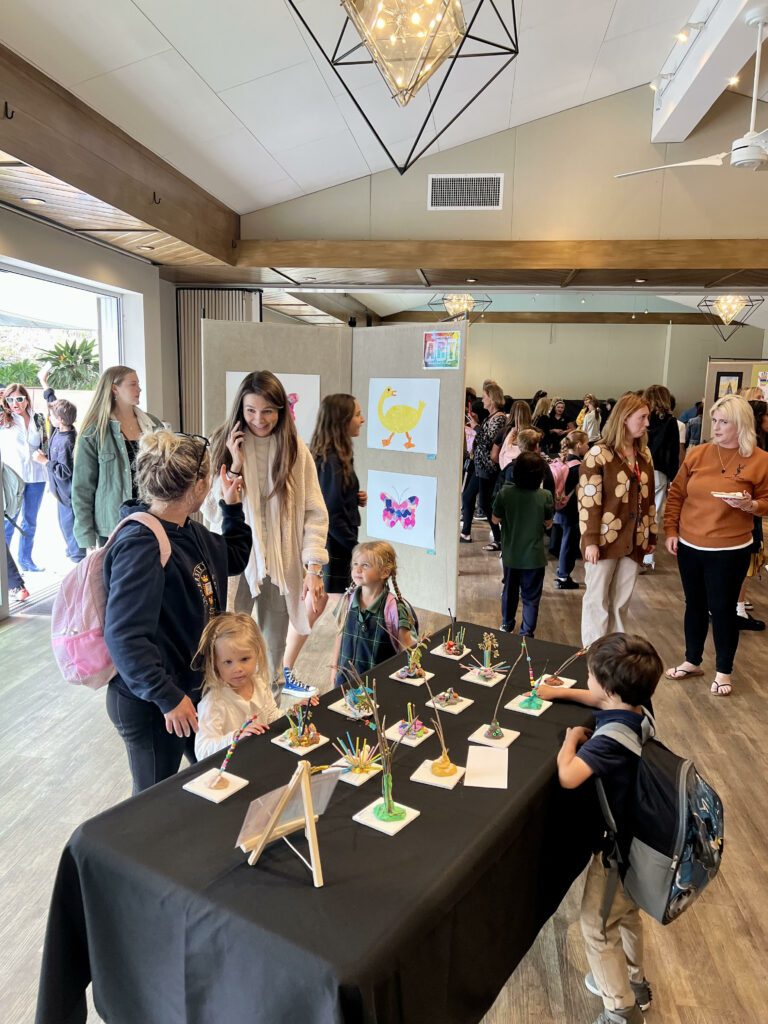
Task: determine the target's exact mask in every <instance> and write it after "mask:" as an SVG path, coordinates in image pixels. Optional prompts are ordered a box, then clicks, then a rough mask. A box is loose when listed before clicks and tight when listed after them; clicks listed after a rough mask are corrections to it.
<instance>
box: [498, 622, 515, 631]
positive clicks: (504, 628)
mask: <svg viewBox="0 0 768 1024" xmlns="http://www.w3.org/2000/svg"><path fill="white" fill-rule="evenodd" d="M499 629H500V630H501V632H502V633H514V632H515V624H514V622H513V623H512V624H511V625H510V624H509V623H508V622H502V624H501V625H500V626H499Z"/></svg>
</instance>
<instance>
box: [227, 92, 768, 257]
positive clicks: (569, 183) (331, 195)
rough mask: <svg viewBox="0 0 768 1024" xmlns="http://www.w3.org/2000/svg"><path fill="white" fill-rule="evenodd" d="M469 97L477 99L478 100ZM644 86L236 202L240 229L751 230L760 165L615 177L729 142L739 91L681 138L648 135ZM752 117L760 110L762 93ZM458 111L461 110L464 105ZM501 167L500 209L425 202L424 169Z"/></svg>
mask: <svg viewBox="0 0 768 1024" xmlns="http://www.w3.org/2000/svg"><path fill="white" fill-rule="evenodd" d="M479 102H482V100H480V101H479ZM652 104H653V94H652V93H651V91H650V89H648V88H647V86H643V87H641V88H638V89H632V90H630V91H628V92H624V93H619V94H617V95H615V96H609V97H607V98H606V99H603V100H597V101H595V102H593V103H587V104H585V105H583V106H581V107H576V108H574V109H572V110H567V111H564V112H562V113H559V114H553V115H551V116H550V117H545V118H542V119H540V120H538V121H532V122H530V123H529V124H525V125H521V126H519V127H517V128H512V129H510V130H508V131H504V132H499V133H498V134H496V135H492V136H488V137H487V138H484V139H480V140H478V141H477V142H471V143H467V144H466V145H464V146H459V147H457V148H456V149H451V150H447V151H446V152H444V153H439V154H437V155H436V156H434V157H429V158H426V159H422V160H419V161H418V163H417V164H416V165H415V166H414V167H413V168H412V169H411V170H410V171H408V172H407V173H406V174H405V175H403V176H402V177H401V176H400V175H399V174H398V173H397V172H396V171H382V172H380V173H378V174H374V175H371V176H370V177H366V178H360V179H357V180H356V181H351V182H348V183H346V184H344V185H337V186H335V187H334V188H329V189H325V190H324V191H322V192H317V193H314V194H313V195H310V196H303V197H301V198H299V199H294V200H291V201H290V202H287V203H280V204H278V205H276V206H272V207H269V208H267V209H264V210H260V211H258V212H255V213H250V214H246V215H245V216H244V217H243V218H242V236H243V238H270V239H300V238H324V239H342V238H354V239H365V238H372V239H417V238H418V239H431V238H434V239H550V238H552V239H567V238H575V239H578V238H590V239H599V238H686V237H688V238H710V237H711V238H717V237H727V238H733V237H735V238H761V237H765V236H766V235H767V234H768V202H766V188H765V176H764V175H761V174H755V173H752V172H749V171H738V170H731V169H730V168H710V167H704V168H701V167H700V168H690V169H688V170H678V171H669V172H666V173H664V174H649V175H644V176H642V177H637V178H628V179H624V180H623V181H615V180H614V178H613V175H614V174H616V173H618V172H619V171H628V170H634V169H639V168H642V167H654V166H657V165H659V164H664V163H674V162H678V161H681V160H690V159H694V158H696V157H701V156H708V155H710V154H711V153H718V152H722V151H723V150H726V149H730V145H731V142H732V140H733V139H735V138H738V137H740V136H741V135H743V133H744V131H745V130H746V127H747V124H748V122H749V100H748V99H747V98H746V97H744V96H740V95H737V94H736V93H724V94H723V96H721V98H720V99H719V100H718V102H717V103H716V104H715V105H714V107H713V108H712V110H711V111H710V112H709V114H708V115H707V117H706V118H705V119H704V121H703V122H702V123H701V124H700V125H699V126H698V128H697V129H696V131H695V132H694V133H693V134H692V135H691V136H690V137H689V138H688V139H687V140H686V141H685V142H683V143H679V144H666V145H652V144H651V142H650V141H649V139H650V130H651V114H652ZM759 107H760V109H759V111H758V123H759V124H764V123H765V122H766V118H765V114H766V112H767V111H768V104H765V103H761V104H760V105H759ZM464 116H466V117H471V116H472V112H471V110H470V111H468V112H467V114H465V115H464ZM472 171H481V172H503V173H504V174H505V182H504V188H505V194H504V209H503V210H501V211H492V212H483V211H480V212H478V211H472V212H469V213H467V212H453V213H451V212H448V213H446V212H429V211H427V209H426V205H427V175H428V174H429V173H436V172H441V173H446V172H448V173H450V172H454V173H462V172H464V173H466V172H472Z"/></svg>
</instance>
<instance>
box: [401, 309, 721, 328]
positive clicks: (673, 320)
mask: <svg viewBox="0 0 768 1024" xmlns="http://www.w3.org/2000/svg"><path fill="white" fill-rule="evenodd" d="M633 316H634V319H633ZM435 321H440V316H439V314H437V313H432V312H428V313H425V312H420V311H419V310H408V311H405V312H402V313H393V314H392V315H391V316H385V317H382V320H381V322H382V324H398V323H400V324H421V323H434V322H435ZM444 322H447V321H444ZM472 323H475V324H477V323H480V324H688V325H696V326H701V325H704V326H706V325H707V323H708V321H707V319H706V317H704V315H703V314H702V313H642V312H640V313H635V314H632V313H587V312H585V313H546V312H540V313H539V312H536V313H530V312H527V311H526V312H516V313H485V314H483V316H482V317H480V318H478V319H477V320H476V319H474V318H473V319H472Z"/></svg>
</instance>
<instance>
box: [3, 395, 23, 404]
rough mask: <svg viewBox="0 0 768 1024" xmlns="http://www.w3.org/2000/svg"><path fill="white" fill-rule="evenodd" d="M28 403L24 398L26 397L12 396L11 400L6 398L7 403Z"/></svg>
mask: <svg viewBox="0 0 768 1024" xmlns="http://www.w3.org/2000/svg"><path fill="white" fill-rule="evenodd" d="M26 401H27V399H26V398H25V397H24V395H11V396H10V397H9V398H6V402H19V403H21V402H26Z"/></svg>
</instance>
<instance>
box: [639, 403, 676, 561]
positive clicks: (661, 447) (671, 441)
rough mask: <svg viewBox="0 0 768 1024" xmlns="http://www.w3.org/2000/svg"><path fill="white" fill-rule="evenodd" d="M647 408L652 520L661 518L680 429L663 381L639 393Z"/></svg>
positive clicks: (673, 474)
mask: <svg viewBox="0 0 768 1024" xmlns="http://www.w3.org/2000/svg"><path fill="white" fill-rule="evenodd" d="M643 398H645V400H646V402H647V403H648V408H649V409H650V410H651V418H650V420H649V421H648V448H649V449H650V452H651V457H652V458H653V479H654V483H655V486H656V521H657V522H660V521H661V514H662V511H663V509H664V502H665V500H666V497H667V488H668V487H669V483H670V481H671V480H674V478H675V477H676V476H677V471H678V469H680V429H679V427H678V425H677V419H676V418H675V414H674V413H673V412H672V395H671V394H670V392H669V389H668V388H665V387H664V385H663V384H652V385H651V386H650V387H649V388H646V389H645V391H644V393H643ZM643 565H644V566H647V567H648V568H650V569H655V568H656V556H655V555H653V554H650V555H645V557H644V558H643Z"/></svg>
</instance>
